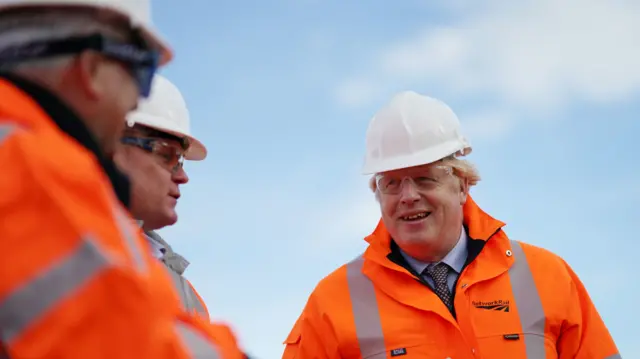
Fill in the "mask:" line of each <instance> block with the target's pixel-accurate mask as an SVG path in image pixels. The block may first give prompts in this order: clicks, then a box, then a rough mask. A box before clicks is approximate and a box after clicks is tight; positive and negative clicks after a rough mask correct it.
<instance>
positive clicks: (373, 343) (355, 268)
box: [347, 256, 386, 358]
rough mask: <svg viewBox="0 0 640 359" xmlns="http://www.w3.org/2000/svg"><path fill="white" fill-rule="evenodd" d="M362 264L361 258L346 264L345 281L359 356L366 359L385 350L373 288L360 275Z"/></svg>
mask: <svg viewBox="0 0 640 359" xmlns="http://www.w3.org/2000/svg"><path fill="white" fill-rule="evenodd" d="M363 264H364V257H363V256H359V257H357V258H356V259H354V260H352V261H351V262H349V263H347V281H348V284H349V296H350V297H351V309H352V311H353V317H354V319H355V324H356V333H357V336H358V344H359V346H360V354H361V355H362V357H363V358H368V357H369V356H371V355H373V354H378V353H384V352H385V351H386V349H385V345H384V334H383V333H382V323H381V322H380V311H379V310H378V302H377V299H376V291H375V287H374V285H373V282H371V280H370V279H369V278H368V277H367V276H366V275H364V274H363V273H362V266H363Z"/></svg>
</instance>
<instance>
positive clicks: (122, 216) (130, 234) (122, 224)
mask: <svg viewBox="0 0 640 359" xmlns="http://www.w3.org/2000/svg"><path fill="white" fill-rule="evenodd" d="M114 216H115V218H116V222H117V224H118V228H119V229H120V233H121V234H122V236H123V237H124V242H125V244H126V245H127V247H128V249H129V253H131V256H132V257H133V262H134V265H135V266H136V269H137V270H138V271H140V272H143V271H145V270H146V265H147V264H146V262H145V261H144V256H143V255H142V253H143V252H142V249H141V248H140V245H139V243H138V240H137V239H138V236H137V235H136V232H134V230H133V228H134V227H133V219H131V218H130V217H129V216H128V215H127V214H126V213H124V211H123V210H122V209H121V208H120V207H119V206H116V205H114Z"/></svg>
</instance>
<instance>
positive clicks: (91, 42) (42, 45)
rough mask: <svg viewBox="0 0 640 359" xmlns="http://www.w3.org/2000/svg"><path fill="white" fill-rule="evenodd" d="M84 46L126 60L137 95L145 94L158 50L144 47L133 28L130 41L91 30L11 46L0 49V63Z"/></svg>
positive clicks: (75, 51)
mask: <svg viewBox="0 0 640 359" xmlns="http://www.w3.org/2000/svg"><path fill="white" fill-rule="evenodd" d="M86 50H93V51H97V52H99V53H101V54H103V55H105V56H107V57H109V58H111V59H114V60H117V61H120V62H122V63H124V64H126V65H127V67H128V68H129V70H130V73H131V76H132V77H133V78H134V80H135V81H136V83H137V85H138V89H139V92H140V96H142V97H145V98H146V97H148V96H149V94H150V93H151V83H152V81H153V77H154V75H155V73H156V70H157V68H158V62H159V59H160V54H159V53H158V52H157V51H153V50H150V49H148V46H147V44H146V42H145V41H144V39H143V37H142V35H140V33H139V32H138V31H134V32H133V41H132V43H123V42H118V41H115V40H112V39H108V38H106V37H105V36H103V35H102V34H93V35H89V36H77V37H70V38H65V39H62V40H52V41H36V42H32V43H29V44H24V45H16V46H11V47H8V48H5V49H3V50H2V51H0V65H2V66H6V65H11V64H15V63H19V62H22V61H25V60H33V59H41V58H46V57H55V56H62V55H72V54H79V53H81V52H83V51H86Z"/></svg>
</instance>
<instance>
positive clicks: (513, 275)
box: [509, 241, 546, 358]
mask: <svg viewBox="0 0 640 359" xmlns="http://www.w3.org/2000/svg"><path fill="white" fill-rule="evenodd" d="M511 251H512V252H513V257H514V259H515V261H514V262H513V265H512V266H511V268H509V279H510V280H511V290H512V291H513V298H514V300H515V302H516V307H517V308H518V315H519V316H520V324H521V326H522V332H523V333H525V334H533V335H525V336H524V343H525V347H526V353H527V358H544V356H545V355H546V354H545V348H544V338H545V337H544V325H545V314H544V310H543V309H542V300H541V299H540V294H539V293H538V290H537V287H536V282H535V281H534V280H533V274H532V273H531V268H530V267H529V263H528V262H527V257H526V256H525V254H524V251H523V250H522V246H520V243H518V242H516V241H511Z"/></svg>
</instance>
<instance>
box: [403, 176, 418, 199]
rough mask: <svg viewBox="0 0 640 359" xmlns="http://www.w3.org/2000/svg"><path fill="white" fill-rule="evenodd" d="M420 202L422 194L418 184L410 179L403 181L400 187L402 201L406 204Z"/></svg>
mask: <svg viewBox="0 0 640 359" xmlns="http://www.w3.org/2000/svg"><path fill="white" fill-rule="evenodd" d="M419 200H420V194H419V193H418V189H417V188H416V184H415V183H414V182H413V181H412V180H411V179H409V178H405V179H403V180H402V185H401V187H400V201H401V202H402V203H404V204H413V203H415V202H418V201H419Z"/></svg>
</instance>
